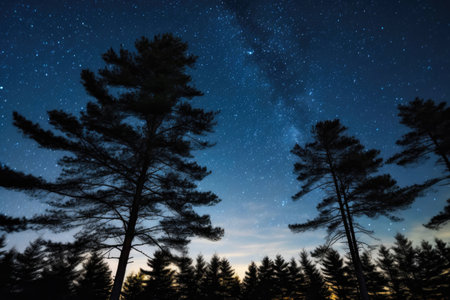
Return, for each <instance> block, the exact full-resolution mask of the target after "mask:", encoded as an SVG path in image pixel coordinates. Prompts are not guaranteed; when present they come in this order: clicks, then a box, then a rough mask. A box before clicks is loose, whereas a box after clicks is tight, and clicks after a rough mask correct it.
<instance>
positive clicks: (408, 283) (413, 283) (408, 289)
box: [392, 234, 425, 299]
mask: <svg viewBox="0 0 450 300" xmlns="http://www.w3.org/2000/svg"><path fill="white" fill-rule="evenodd" d="M392 250H393V252H394V254H393V255H394V259H395V263H396V265H397V267H398V270H399V277H400V281H401V283H402V289H403V291H402V294H404V295H406V296H407V297H411V296H414V297H421V299H425V298H424V296H423V291H422V283H421V282H420V278H419V274H418V273H419V269H418V261H417V251H416V249H414V248H413V246H412V242H411V241H410V240H408V239H407V238H406V237H405V236H403V235H402V234H397V235H396V236H395V244H394V246H393V247H392Z"/></svg>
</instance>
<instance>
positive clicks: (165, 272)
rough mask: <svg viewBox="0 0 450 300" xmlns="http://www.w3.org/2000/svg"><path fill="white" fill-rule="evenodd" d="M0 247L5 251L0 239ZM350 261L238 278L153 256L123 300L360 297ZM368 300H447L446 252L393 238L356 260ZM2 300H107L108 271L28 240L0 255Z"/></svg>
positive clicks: (262, 268)
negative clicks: (23, 245)
mask: <svg viewBox="0 0 450 300" xmlns="http://www.w3.org/2000/svg"><path fill="white" fill-rule="evenodd" d="M1 247H2V248H4V247H5V243H4V238H3V239H2V240H1ZM349 259H351V258H350V255H348V254H347V255H342V254H341V253H339V252H338V251H336V250H334V249H332V248H323V247H318V248H316V249H315V250H314V251H312V252H311V253H308V252H306V251H302V252H301V253H300V254H299V256H298V257H297V258H292V259H290V260H286V259H285V258H283V257H282V256H281V255H277V256H276V257H275V258H269V257H267V256H266V257H264V258H263V259H262V261H261V262H260V263H255V262H251V263H250V265H249V266H248V269H247V271H246V272H245V277H244V278H243V279H242V280H240V279H239V278H238V276H237V275H236V274H235V271H234V270H233V268H232V267H231V265H230V262H229V261H228V260H227V259H226V258H221V257H219V256H218V255H213V256H212V258H211V259H210V261H209V262H206V261H205V259H204V258H203V257H202V256H201V255H199V256H198V257H197V258H196V259H195V261H193V260H192V259H191V258H189V257H187V256H184V257H174V256H170V255H168V254H166V253H164V252H161V251H157V252H155V253H154V255H153V257H152V258H150V259H149V260H148V262H147V266H146V267H144V268H142V269H141V271H140V272H139V273H137V274H130V275H129V276H128V277H127V278H126V280H125V283H124V286H123V290H122V299H123V300H144V299H149V300H150V299H158V300H163V299H167V300H181V299H183V300H190V299H192V300H194V299H195V300H202V299H204V300H206V299H208V300H216V299H217V300H219V299H220V300H225V299H226V300H266V299H267V300H271V299H305V300H306V299H359V298H358V297H359V292H358V290H357V286H358V285H357V282H356V277H355V272H354V270H353V267H352V264H351V263H349ZM361 263H362V267H363V272H364V277H365V278H366V282H367V289H368V293H369V297H370V298H371V299H449V295H450V246H449V245H448V244H446V243H445V242H444V241H442V240H439V239H436V240H435V242H434V243H433V244H431V243H428V242H425V241H424V242H422V243H421V244H420V245H419V246H413V245H412V242H411V241H410V240H408V239H407V238H406V237H405V236H403V235H401V234H398V235H397V236H396V237H395V243H394V245H393V246H392V247H386V246H383V245H382V246H380V247H379V248H378V249H377V250H374V251H371V252H363V254H362V255H361ZM0 276H1V278H0V295H1V299H5V300H9V299H23V300H27V299H55V300H56V299H63V300H64V299H99V300H100V299H107V298H108V295H109V293H110V289H111V282H112V278H111V271H110V270H109V268H108V265H107V264H106V262H105V261H104V260H103V258H102V257H101V256H100V254H99V253H97V252H94V253H91V254H88V255H87V254H83V251H82V249H80V248H77V247H74V246H73V245H71V246H70V247H67V246H66V245H64V244H55V243H49V242H46V241H43V240H40V239H39V240H36V241H34V242H32V243H31V244H30V245H29V246H28V247H27V248H26V249H25V250H24V251H23V252H22V253H19V252H17V251H16V250H14V249H11V250H9V251H6V250H4V249H3V250H0Z"/></svg>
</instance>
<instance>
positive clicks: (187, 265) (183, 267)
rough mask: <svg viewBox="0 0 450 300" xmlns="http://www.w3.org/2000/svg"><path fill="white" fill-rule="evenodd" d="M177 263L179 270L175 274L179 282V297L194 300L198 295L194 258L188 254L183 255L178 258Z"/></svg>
mask: <svg viewBox="0 0 450 300" xmlns="http://www.w3.org/2000/svg"><path fill="white" fill-rule="evenodd" d="M176 265H177V267H178V272H177V274H175V281H176V283H177V293H178V299H188V300H194V299H195V296H196V284H195V274H194V267H193V266H192V259H191V258H190V257H187V256H182V257H180V258H179V259H177V260H176Z"/></svg>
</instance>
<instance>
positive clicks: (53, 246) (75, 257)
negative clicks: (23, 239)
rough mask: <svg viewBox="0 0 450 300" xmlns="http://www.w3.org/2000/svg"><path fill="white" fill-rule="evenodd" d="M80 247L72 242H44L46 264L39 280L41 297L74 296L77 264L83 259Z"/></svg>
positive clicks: (50, 299)
mask: <svg viewBox="0 0 450 300" xmlns="http://www.w3.org/2000/svg"><path fill="white" fill-rule="evenodd" d="M82 251H83V250H82V249H80V248H77V247H75V246H74V244H72V243H70V244H61V243H48V242H47V243H46V255H47V258H46V262H47V263H46V266H45V267H44V270H43V272H42V279H41V280H40V281H39V285H40V289H41V290H42V299H46V300H68V299H74V298H76V281H77V280H78V279H79V276H80V271H79V270H78V266H79V265H80V263H81V262H82V260H83V257H82Z"/></svg>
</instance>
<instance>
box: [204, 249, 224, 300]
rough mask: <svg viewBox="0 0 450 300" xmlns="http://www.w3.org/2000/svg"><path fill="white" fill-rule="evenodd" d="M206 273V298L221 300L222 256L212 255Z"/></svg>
mask: <svg viewBox="0 0 450 300" xmlns="http://www.w3.org/2000/svg"><path fill="white" fill-rule="evenodd" d="M205 275H206V276H205V279H206V280H205V295H206V299H211V300H221V299H222V298H221V285H220V258H219V256H217V254H214V255H213V256H212V257H211V260H210V261H209V264H208V267H207V269H206V274H205Z"/></svg>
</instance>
